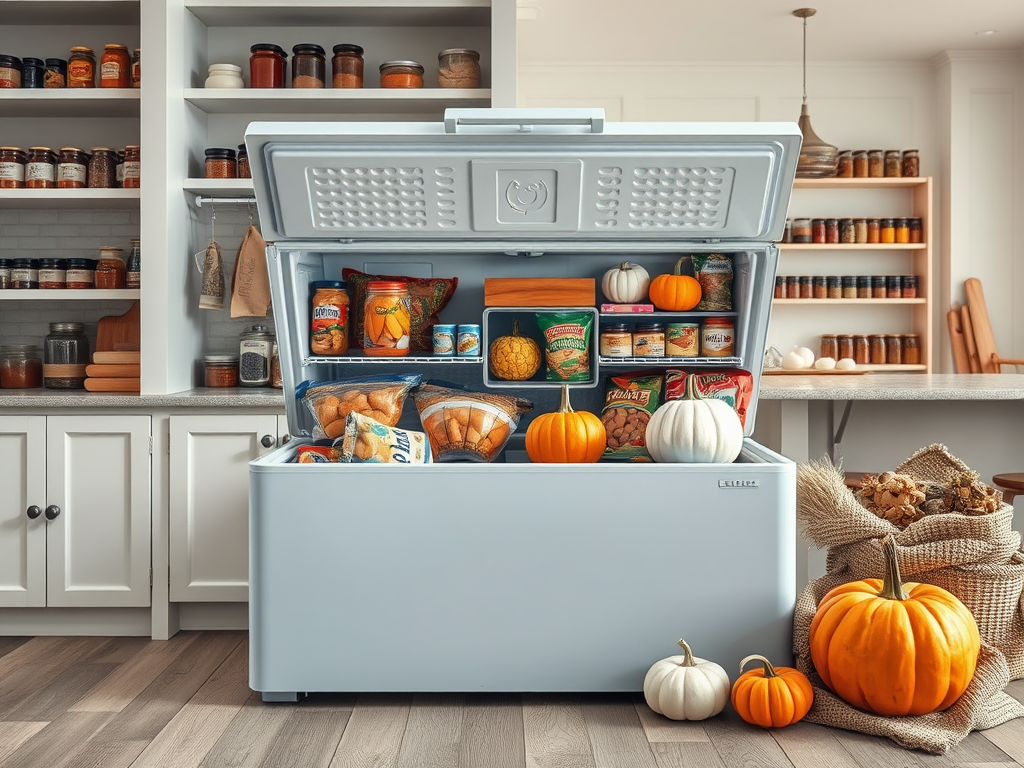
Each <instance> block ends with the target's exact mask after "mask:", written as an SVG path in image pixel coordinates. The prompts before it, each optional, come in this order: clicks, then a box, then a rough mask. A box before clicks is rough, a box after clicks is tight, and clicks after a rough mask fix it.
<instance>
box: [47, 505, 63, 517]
mask: <svg viewBox="0 0 1024 768" xmlns="http://www.w3.org/2000/svg"><path fill="white" fill-rule="evenodd" d="M59 514H60V507H58V506H57V505H56V504H51V505H50V506H48V507H47V508H46V519H47V520H54V519H56V517H57V515H59Z"/></svg>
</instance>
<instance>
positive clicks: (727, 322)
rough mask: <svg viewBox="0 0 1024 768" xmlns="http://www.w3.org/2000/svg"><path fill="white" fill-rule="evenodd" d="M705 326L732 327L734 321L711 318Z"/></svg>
mask: <svg viewBox="0 0 1024 768" xmlns="http://www.w3.org/2000/svg"><path fill="white" fill-rule="evenodd" d="M704 325H732V320H730V319H729V318H728V317H709V318H708V319H707V320H705V321H704Z"/></svg>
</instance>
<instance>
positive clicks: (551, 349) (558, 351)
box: [537, 312, 594, 381]
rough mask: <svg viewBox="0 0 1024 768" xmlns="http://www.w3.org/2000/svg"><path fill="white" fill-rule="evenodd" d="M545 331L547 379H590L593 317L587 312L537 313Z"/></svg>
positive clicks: (538, 320)
mask: <svg viewBox="0 0 1024 768" xmlns="http://www.w3.org/2000/svg"><path fill="white" fill-rule="evenodd" d="M537 325H538V326H540V330H541V333H543V334H544V359H545V361H546V362H547V380H548V381H589V380H590V334H591V333H592V332H593V328H594V316H593V315H592V314H591V313H589V312H538V313H537Z"/></svg>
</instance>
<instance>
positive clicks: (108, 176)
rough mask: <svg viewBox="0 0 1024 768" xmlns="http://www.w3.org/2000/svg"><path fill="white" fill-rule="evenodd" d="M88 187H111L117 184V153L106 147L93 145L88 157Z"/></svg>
mask: <svg viewBox="0 0 1024 768" xmlns="http://www.w3.org/2000/svg"><path fill="white" fill-rule="evenodd" d="M88 180H89V181H88V183H89V188H90V189H113V188H114V187H115V186H116V185H117V153H116V152H114V150H112V149H109V148H107V147H94V148H93V150H92V156H91V157H90V158H89V168H88Z"/></svg>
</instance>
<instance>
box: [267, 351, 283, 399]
mask: <svg viewBox="0 0 1024 768" xmlns="http://www.w3.org/2000/svg"><path fill="white" fill-rule="evenodd" d="M270 386H272V387H273V388H274V389H283V388H284V377H283V375H282V373H281V355H280V354H279V353H278V351H277V342H276V341H275V342H274V348H273V349H272V350H271V352H270Z"/></svg>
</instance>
